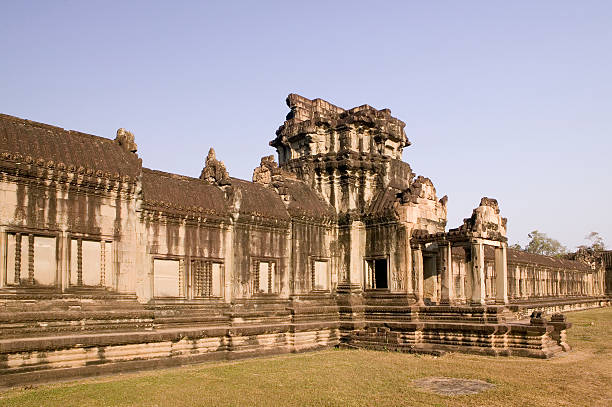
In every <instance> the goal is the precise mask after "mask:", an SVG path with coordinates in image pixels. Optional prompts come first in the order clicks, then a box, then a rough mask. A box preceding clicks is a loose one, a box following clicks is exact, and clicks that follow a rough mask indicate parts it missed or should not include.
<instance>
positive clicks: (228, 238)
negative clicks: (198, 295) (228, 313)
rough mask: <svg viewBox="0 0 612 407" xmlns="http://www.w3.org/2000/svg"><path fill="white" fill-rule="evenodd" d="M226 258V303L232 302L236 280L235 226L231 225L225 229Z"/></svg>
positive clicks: (224, 297) (224, 294)
mask: <svg viewBox="0 0 612 407" xmlns="http://www.w3.org/2000/svg"><path fill="white" fill-rule="evenodd" d="M224 246H225V253H224V254H225V257H224V259H223V263H224V273H223V274H224V276H223V278H224V290H223V300H224V301H225V302H226V303H230V302H231V301H232V281H233V279H234V225H233V224H230V225H228V226H227V228H226V229H225V245H224Z"/></svg>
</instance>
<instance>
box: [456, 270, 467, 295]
mask: <svg viewBox="0 0 612 407" xmlns="http://www.w3.org/2000/svg"><path fill="white" fill-rule="evenodd" d="M458 266H459V293H455V296H457V295H461V296H462V298H463V300H466V301H467V298H466V297H467V296H466V295H465V261H460V262H459V264H458Z"/></svg>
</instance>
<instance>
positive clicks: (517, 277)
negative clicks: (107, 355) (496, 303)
mask: <svg viewBox="0 0 612 407" xmlns="http://www.w3.org/2000/svg"><path fill="white" fill-rule="evenodd" d="M520 297H521V269H520V267H519V266H514V296H513V298H520Z"/></svg>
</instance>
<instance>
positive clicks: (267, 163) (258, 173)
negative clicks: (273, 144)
mask: <svg viewBox="0 0 612 407" xmlns="http://www.w3.org/2000/svg"><path fill="white" fill-rule="evenodd" d="M278 173H280V168H278V164H277V163H276V162H275V161H274V156H273V155H268V156H265V157H261V164H259V167H257V168H255V169H254V170H253V182H256V183H258V184H262V185H265V186H269V185H270V184H271V183H272V179H273V176H274V175H277V174H278Z"/></svg>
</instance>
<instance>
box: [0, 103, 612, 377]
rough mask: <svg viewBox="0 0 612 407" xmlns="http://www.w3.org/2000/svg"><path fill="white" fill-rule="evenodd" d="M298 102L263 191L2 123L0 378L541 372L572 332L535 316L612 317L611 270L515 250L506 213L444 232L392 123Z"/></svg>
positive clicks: (104, 143) (125, 144)
mask: <svg viewBox="0 0 612 407" xmlns="http://www.w3.org/2000/svg"><path fill="white" fill-rule="evenodd" d="M287 103H288V105H289V107H290V109H291V112H290V113H289V114H288V115H287V118H286V121H285V122H284V124H283V125H282V126H281V127H280V128H279V130H278V131H277V133H276V138H275V139H274V140H273V141H272V142H271V143H270V144H271V145H272V146H273V147H275V148H276V149H277V151H278V154H279V164H277V163H276V162H275V161H274V157H272V156H267V157H264V158H262V160H261V164H260V166H259V167H258V168H256V169H255V170H254V172H253V182H249V181H245V180H240V179H236V178H232V177H230V176H229V173H228V171H227V169H226V168H225V165H224V164H223V163H222V162H221V161H219V160H217V158H216V156H215V153H214V150H213V149H210V151H209V153H208V156H207V158H206V165H205V167H204V168H203V170H202V173H201V175H200V177H199V178H193V177H187V176H182V175H177V174H169V173H164V172H161V171H156V170H151V169H147V168H143V167H142V162H141V160H140V159H139V158H138V156H137V155H136V151H137V147H136V143H135V139H134V136H133V134H132V133H130V132H128V131H127V130H125V129H119V130H118V132H117V135H116V138H115V139H114V140H111V139H106V138H102V137H96V136H92V135H88V134H83V133H79V132H75V131H66V130H64V129H60V128H57V127H53V126H49V125H46V124H41V123H36V122H32V121H29V120H23V119H18V118H15V117H11V116H6V115H0V384H11V383H18V382H20V381H21V382H23V381H28V380H46V379H48V378H53V377H56V378H60V377H67V376H71V375H81V374H94V373H96V372H112V371H119V370H122V369H138V368H145V367H157V366H170V365H181V364H184V363H193V362H198V361H204V360H213V359H232V358H238V357H248V356H254V355H261V354H273V353H281V352H298V351H305V350H310V349H318V348H321V347H329V346H337V345H342V346H351V347H367V348H374V349H395V350H400V351H407V352H425V353H431V354H440V353H442V352H446V351H453V352H455V351H459V352H472V353H477V354H486V355H519V356H529V357H539V358H548V357H552V356H554V355H555V354H558V353H559V352H562V351H567V350H569V349H570V347H569V344H568V343H567V340H566V335H565V331H566V329H568V328H569V324H568V323H567V322H566V321H565V319H564V317H563V316H562V315H554V316H553V317H551V318H548V317H547V316H546V315H545V314H543V315H541V316H538V315H537V314H536V315H535V317H534V318H532V319H531V320H530V321H525V320H524V318H526V317H528V316H529V315H530V314H531V313H532V312H534V311H536V312H544V313H546V312H557V313H558V312H564V311H566V310H574V309H583V308H588V307H596V306H604V305H608V304H609V302H610V299H609V297H605V293H606V287H608V288H607V289H608V293H609V287H610V284H609V281H610V278H611V277H610V276H611V275H612V271H610V270H608V271H607V272H606V269H605V268H604V265H603V263H602V262H601V258H598V257H597V256H595V257H593V256H591V255H590V254H589V255H588V256H587V254H586V253H578V254H576V255H574V256H573V257H571V258H565V259H557V258H549V257H545V256H537V255H532V254H528V253H524V252H519V251H514V250H510V249H507V243H506V228H507V223H506V219H505V218H502V217H501V212H500V209H499V205H498V203H497V201H496V200H494V199H491V198H483V199H482V200H481V202H480V205H479V206H478V207H477V208H476V209H475V210H474V211H473V213H472V216H471V217H470V218H468V219H466V220H465V222H464V224H463V225H461V226H460V227H459V228H456V229H450V230H448V231H447V230H446V216H447V204H448V198H447V197H446V196H444V197H443V198H441V199H439V198H438V196H437V192H436V189H435V187H434V185H433V183H432V182H431V180H430V179H428V178H425V177H423V176H416V175H415V174H414V173H413V171H412V169H411V167H410V165H408V164H407V163H404V162H402V161H401V155H402V151H403V148H405V147H407V146H409V145H410V143H409V141H408V139H407V137H406V134H405V132H404V123H403V122H402V121H400V120H398V119H396V118H394V117H392V116H391V112H390V111H389V110H388V109H383V110H377V109H374V108H372V107H370V106H368V105H363V106H359V107H356V108H353V109H349V110H345V109H342V108H340V107H337V106H334V105H332V104H331V103H328V102H325V101H323V100H321V99H315V100H309V99H307V98H304V97H302V96H299V95H293V94H292V95H289V97H288V100H287ZM598 259H599V260H598ZM605 259H606V257H605V255H604V260H605ZM606 278H607V281H608V285H607V286H606V285H605V284H606Z"/></svg>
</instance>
